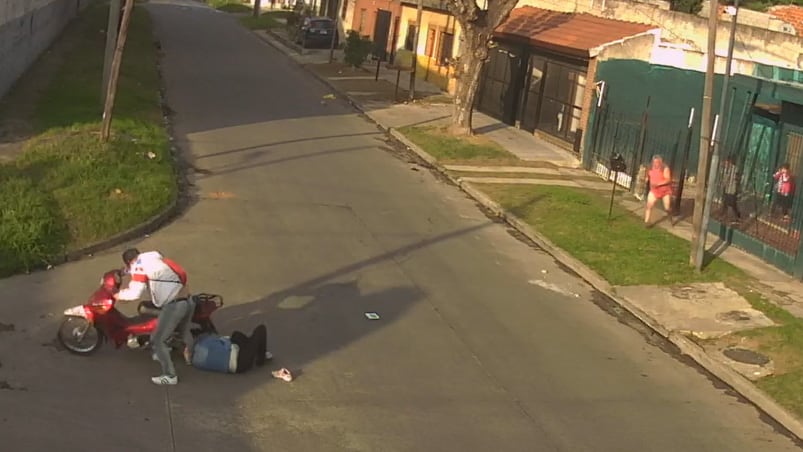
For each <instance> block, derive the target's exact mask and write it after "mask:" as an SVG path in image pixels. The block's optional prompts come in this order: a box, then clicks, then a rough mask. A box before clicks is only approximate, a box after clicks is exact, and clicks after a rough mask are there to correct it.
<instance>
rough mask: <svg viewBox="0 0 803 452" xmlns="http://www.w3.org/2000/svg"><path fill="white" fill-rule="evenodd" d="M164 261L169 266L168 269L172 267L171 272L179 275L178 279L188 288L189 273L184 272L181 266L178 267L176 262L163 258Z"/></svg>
mask: <svg viewBox="0 0 803 452" xmlns="http://www.w3.org/2000/svg"><path fill="white" fill-rule="evenodd" d="M162 261H163V262H164V263H165V264H167V266H168V267H170V270H173V273H175V274H176V275H178V279H179V281H181V284H182V285H184V286H186V285H187V272H186V271H185V270H184V268H183V267H182V266H181V265H178V264H177V263H176V262H175V261H174V260H172V259H170V258H167V257H162Z"/></svg>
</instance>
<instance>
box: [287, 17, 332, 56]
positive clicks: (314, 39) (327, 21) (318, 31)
mask: <svg viewBox="0 0 803 452" xmlns="http://www.w3.org/2000/svg"><path fill="white" fill-rule="evenodd" d="M338 38H339V36H338V34H337V32H336V30H335V21H334V20H332V19H331V18H329V17H305V18H304V20H303V21H302V22H301V26H300V29H299V31H298V34H297V35H296V44H301V47H303V48H305V49H306V48H307V47H312V46H316V45H318V46H326V47H327V48H328V47H329V46H330V45H332V39H334V40H335V47H337V45H338V41H339V39H338Z"/></svg>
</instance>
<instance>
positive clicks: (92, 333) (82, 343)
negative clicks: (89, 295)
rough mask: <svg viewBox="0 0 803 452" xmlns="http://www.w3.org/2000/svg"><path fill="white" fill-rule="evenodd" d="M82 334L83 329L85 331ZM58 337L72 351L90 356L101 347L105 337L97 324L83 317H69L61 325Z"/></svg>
mask: <svg viewBox="0 0 803 452" xmlns="http://www.w3.org/2000/svg"><path fill="white" fill-rule="evenodd" d="M84 330H85V332H84V334H83V336H81V331H84ZM58 339H59V342H60V343H61V345H63V346H64V348H66V349H67V351H69V352H70V353H73V354H76V355H81V356H88V355H91V354H92V353H95V352H96V351H97V350H98V349H99V348H100V344H101V341H102V339H103V337H102V336H101V334H100V331H98V329H97V327H95V325H91V324H89V321H88V320H87V319H85V318H82V317H67V318H65V319H64V321H63V322H61V326H59V332H58Z"/></svg>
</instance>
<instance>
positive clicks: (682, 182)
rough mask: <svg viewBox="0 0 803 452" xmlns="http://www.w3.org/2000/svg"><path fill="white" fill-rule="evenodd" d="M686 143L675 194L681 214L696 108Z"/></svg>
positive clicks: (692, 111)
mask: <svg viewBox="0 0 803 452" xmlns="http://www.w3.org/2000/svg"><path fill="white" fill-rule="evenodd" d="M686 131H687V132H686V143H684V146H683V159H681V161H680V165H681V166H680V178H679V179H678V194H677V195H676V196H675V206H674V211H675V214H676V215H679V214H680V202H681V201H682V200H683V186H684V185H685V184H686V172H687V168H688V166H689V151H690V150H691V138H692V135H693V134H694V108H693V107H692V109H691V110H689V125H688V126H687V127H686Z"/></svg>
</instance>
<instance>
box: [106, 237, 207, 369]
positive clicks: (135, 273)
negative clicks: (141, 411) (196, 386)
mask: <svg viewBox="0 0 803 452" xmlns="http://www.w3.org/2000/svg"><path fill="white" fill-rule="evenodd" d="M123 263H125V265H126V268H127V269H128V272H129V273H130V275H131V281H130V282H129V283H128V287H126V288H125V289H123V290H121V291H120V292H118V293H117V295H115V298H116V299H117V300H120V301H136V300H139V299H140V297H142V295H143V294H144V293H145V289H150V292H151V302H152V303H153V304H154V306H156V307H157V308H159V319H158V323H157V325H156V329H155V330H154V332H153V333H152V334H151V340H150V342H151V347H153V351H154V355H153V357H154V359H155V360H156V361H159V364H161V366H162V374H161V375H159V376H158V377H152V378H151V381H153V383H155V384H157V385H175V384H177V383H178V377H177V376H176V368H175V366H173V360H172V359H171V358H170V347H168V345H167V340H168V339H169V338H170V336H171V335H172V334H173V331H175V330H176V328H180V329H181V336H182V339H183V341H184V346H185V348H184V359H185V361H187V362H190V359H191V352H190V351H191V350H192V346H193V343H192V342H193V339H192V333H190V326H191V323H192V314H193V311H194V310H195V304H194V303H193V301H192V299H191V297H190V294H189V290H188V288H187V272H185V271H184V269H183V268H181V266H179V265H178V264H176V263H175V262H173V261H172V260H170V259H168V258H166V257H164V256H163V255H162V254H161V253H159V252H158V251H149V252H145V253H140V252H139V251H138V250H137V249H135V248H130V249H127V250H126V251H125V252H124V253H123Z"/></svg>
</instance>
